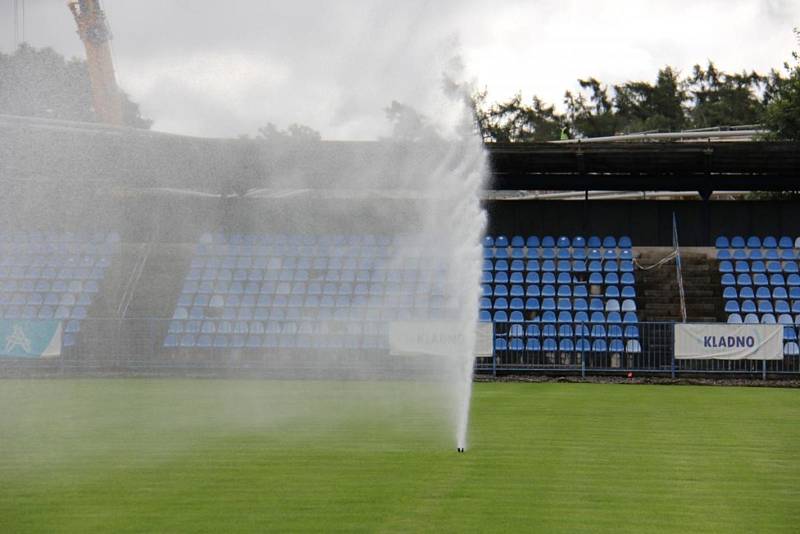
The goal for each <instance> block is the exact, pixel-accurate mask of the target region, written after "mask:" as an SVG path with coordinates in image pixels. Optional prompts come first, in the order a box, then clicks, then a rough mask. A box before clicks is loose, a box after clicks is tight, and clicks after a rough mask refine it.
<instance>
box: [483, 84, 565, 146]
mask: <svg viewBox="0 0 800 534" xmlns="http://www.w3.org/2000/svg"><path fill="white" fill-rule="evenodd" d="M485 98H486V92H485V91H484V92H483V93H478V94H477V95H475V96H474V97H473V100H474V101H475V105H474V106H473V109H474V110H475V112H476V123H477V124H478V128H479V130H480V131H481V135H482V137H483V139H484V141H487V142H499V143H516V142H532V141H553V140H556V139H558V138H559V136H560V133H561V128H562V127H563V125H564V117H563V116H562V115H560V114H559V113H557V112H556V110H555V107H554V106H550V105H547V104H545V103H544V101H542V100H541V99H540V98H539V97H536V96H534V97H533V99H532V100H531V103H530V105H526V104H524V103H523V102H522V96H521V95H520V94H516V95H514V96H513V97H512V98H510V99H509V100H507V101H506V102H500V103H498V104H494V105H492V106H491V107H490V108H489V109H484V106H483V102H484V100H485Z"/></svg>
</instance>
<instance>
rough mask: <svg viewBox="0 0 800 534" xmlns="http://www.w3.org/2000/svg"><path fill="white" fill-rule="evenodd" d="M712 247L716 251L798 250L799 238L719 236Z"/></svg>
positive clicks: (799, 245) (799, 247) (799, 246)
mask: <svg viewBox="0 0 800 534" xmlns="http://www.w3.org/2000/svg"><path fill="white" fill-rule="evenodd" d="M714 246H715V247H716V248H718V249H728V248H730V249H743V248H749V249H761V248H763V249H775V248H782V249H787V248H798V249H800V237H798V238H797V239H792V238H791V237H788V236H782V237H780V238H775V237H773V236H766V237H764V238H761V237H759V236H754V235H753V236H749V237H746V238H745V237H742V236H738V235H737V236H733V237H731V238H728V237H727V236H719V237H717V239H716V240H715V241H714Z"/></svg>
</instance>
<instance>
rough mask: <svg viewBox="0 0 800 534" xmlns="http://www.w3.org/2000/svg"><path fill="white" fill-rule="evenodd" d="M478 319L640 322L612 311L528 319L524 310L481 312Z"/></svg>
mask: <svg viewBox="0 0 800 534" xmlns="http://www.w3.org/2000/svg"><path fill="white" fill-rule="evenodd" d="M478 318H479V320H480V321H481V322H487V323H490V322H494V323H509V322H511V323H523V322H536V323H575V324H583V323H601V324H602V323H608V324H636V323H638V322H639V317H638V316H637V315H636V312H632V311H629V312H625V313H620V312H616V311H611V312H608V313H604V312H600V311H595V312H591V315H589V314H588V313H587V312H584V311H579V312H575V314H574V315H573V314H572V312H569V311H559V312H558V313H556V311H555V310H548V311H545V312H543V313H542V314H541V316H540V315H530V314H529V315H528V316H527V317H526V316H525V314H524V313H523V311H522V310H512V311H511V312H510V313H509V312H508V311H507V310H496V311H494V312H492V311H491V310H480V312H479V315H478Z"/></svg>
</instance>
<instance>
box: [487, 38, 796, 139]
mask: <svg viewBox="0 0 800 534" xmlns="http://www.w3.org/2000/svg"><path fill="white" fill-rule="evenodd" d="M798 40H799V41H800V33H799V34H798ZM793 56H794V58H795V65H793V66H789V65H788V64H787V65H786V66H785V67H786V68H785V70H786V73H787V75H788V76H787V77H784V76H783V75H782V73H781V72H779V71H776V70H772V71H771V72H770V73H769V74H767V75H761V74H759V73H757V72H755V71H750V72H740V73H728V72H724V71H721V70H719V69H718V68H717V66H716V65H715V64H714V63H713V62H709V63H708V65H706V66H705V67H702V66H700V65H695V66H694V68H693V69H692V72H691V74H689V75H688V76H684V77H681V75H680V73H679V72H678V71H676V70H675V69H673V68H672V67H669V66H667V67H664V68H663V69H661V70H659V71H658V74H657V76H656V79H655V81H654V82H648V81H628V82H625V83H622V84H619V85H614V86H612V87H608V86H607V85H604V84H603V83H602V82H601V81H599V80H597V79H596V78H591V77H590V78H586V79H580V80H578V85H579V90H578V91H577V92H572V91H567V92H566V93H565V95H564V109H565V111H564V113H560V112H559V111H558V110H556V109H555V108H554V107H553V106H551V105H548V104H547V103H545V102H543V101H542V100H541V99H540V98H538V97H536V96H534V97H533V98H532V100H531V103H530V104H527V103H525V102H523V100H522V95H521V94H519V93H518V94H517V95H515V96H514V97H512V98H511V99H509V100H507V101H505V102H499V103H493V104H488V103H487V98H486V96H487V91H486V90H484V91H483V92H480V93H476V94H475V95H473V99H472V105H473V109H474V111H475V119H476V124H477V125H478V129H479V130H480V133H481V135H482V136H483V139H484V140H485V141H487V142H518V141H551V140H556V139H559V137H560V133H561V131H562V129H563V130H564V131H565V132H571V133H572V134H574V135H575V136H577V137H603V136H613V135H619V134H625V133H635V132H649V131H680V130H686V129H695V128H712V127H718V126H743V125H757V124H765V125H766V126H767V127H768V128H769V129H771V130H772V131H774V132H775V135H776V137H779V138H783V139H795V140H798V139H800V58H798V52H795V53H794V54H793Z"/></svg>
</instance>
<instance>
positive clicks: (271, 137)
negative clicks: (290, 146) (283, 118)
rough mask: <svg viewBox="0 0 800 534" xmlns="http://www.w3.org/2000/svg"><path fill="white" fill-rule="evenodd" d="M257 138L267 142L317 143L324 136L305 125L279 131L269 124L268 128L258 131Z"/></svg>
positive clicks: (296, 125) (293, 125)
mask: <svg viewBox="0 0 800 534" xmlns="http://www.w3.org/2000/svg"><path fill="white" fill-rule="evenodd" d="M256 138H257V139H260V140H265V141H280V140H284V141H285V140H293V141H306V142H317V141H319V140H321V139H322V136H321V135H320V133H319V132H318V131H316V130H315V129H313V128H311V127H310V126H306V125H304V124H296V123H295V124H290V125H289V127H288V128H287V129H286V130H279V129H278V127H277V126H275V125H274V124H273V123H271V122H268V123H267V125H266V126H264V127H262V128H259V129H258V135H257V136H256Z"/></svg>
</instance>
